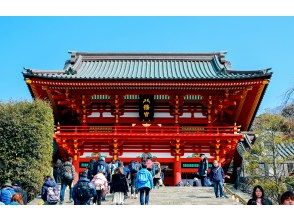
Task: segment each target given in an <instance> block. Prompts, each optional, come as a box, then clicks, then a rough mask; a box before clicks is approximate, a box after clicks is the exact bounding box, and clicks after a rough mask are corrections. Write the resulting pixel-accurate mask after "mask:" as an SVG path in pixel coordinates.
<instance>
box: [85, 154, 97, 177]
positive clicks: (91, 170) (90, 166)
mask: <svg viewBox="0 0 294 220" xmlns="http://www.w3.org/2000/svg"><path fill="white" fill-rule="evenodd" d="M95 162H96V161H95V160H94V159H91V160H90V162H89V164H88V167H87V169H88V172H87V178H88V179H89V180H92V179H93V177H94V176H95V175H96V173H95V170H94V168H95Z"/></svg>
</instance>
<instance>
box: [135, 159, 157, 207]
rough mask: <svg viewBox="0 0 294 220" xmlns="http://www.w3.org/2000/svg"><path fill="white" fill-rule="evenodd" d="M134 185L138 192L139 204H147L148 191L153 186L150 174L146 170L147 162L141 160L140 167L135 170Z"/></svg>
mask: <svg viewBox="0 0 294 220" xmlns="http://www.w3.org/2000/svg"><path fill="white" fill-rule="evenodd" d="M135 187H136V189H137V190H138V191H139V192H140V204H141V205H148V204H149V192H150V190H151V189H152V188H153V177H152V174H151V173H150V172H149V171H148V170H147V164H146V162H145V161H142V169H140V170H139V171H138V172H137V175H136V180H135Z"/></svg>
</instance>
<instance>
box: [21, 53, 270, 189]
mask: <svg viewBox="0 0 294 220" xmlns="http://www.w3.org/2000/svg"><path fill="white" fill-rule="evenodd" d="M23 74H24V77H25V80H26V82H27V85H28V86H29V89H30V91H31V94H32V96H33V97H34V98H39V99H47V100H49V101H50V102H51V104H52V108H53V111H54V117H55V123H56V132H55V135H54V139H55V140H56V142H57V144H58V145H59V147H60V148H61V149H63V150H65V151H66V152H67V153H68V154H69V155H71V156H73V157H74V165H75V167H76V169H77V170H78V171H82V170H83V169H84V167H85V165H86V164H85V163H86V162H88V161H89V160H90V158H91V155H92V153H97V152H100V153H101V154H102V155H105V156H106V157H107V161H110V160H112V159H117V158H119V159H120V160H122V161H123V162H126V163H128V162H129V161H130V160H132V159H136V158H137V157H138V156H140V155H141V154H142V153H151V154H152V155H153V156H155V157H156V159H157V160H158V161H159V162H161V164H164V165H168V167H169V171H168V175H167V178H166V182H165V183H166V184H167V185H174V184H177V183H178V182H179V181H180V180H181V177H182V175H183V173H185V174H187V173H195V172H196V167H197V163H198V162H199V157H197V155H198V154H200V153H205V154H206V155H207V157H208V160H209V162H212V160H214V159H217V160H219V161H220V162H221V163H222V165H223V166H224V167H225V168H227V167H228V166H229V164H230V163H231V161H232V159H233V158H234V165H236V166H238V164H240V162H241V161H240V158H238V154H236V153H235V152H236V146H237V143H238V142H239V141H240V140H241V139H242V137H243V135H242V134H241V131H247V130H248V129H249V128H250V125H251V123H252V120H253V118H254V116H255V114H256V112H257V109H258V106H259V105H260V102H261V99H262V96H263V95H264V92H265V89H266V87H267V85H268V82H269V79H270V77H271V72H269V70H256V71H235V70H231V69H230V66H229V63H228V62H227V61H226V60H225V59H224V54H223V53H205V54H95V53H71V60H69V61H67V62H66V65H65V68H64V70H61V71H46V70H31V69H26V71H25V72H24V73H23Z"/></svg>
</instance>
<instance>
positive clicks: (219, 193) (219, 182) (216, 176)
mask: <svg viewBox="0 0 294 220" xmlns="http://www.w3.org/2000/svg"><path fill="white" fill-rule="evenodd" d="M210 179H211V181H212V182H213V186H214V193H215V197H216V198H219V197H224V179H225V175H224V170H223V168H222V167H221V166H220V165H219V163H218V161H217V160H215V161H213V168H212V169H211V171H210Z"/></svg>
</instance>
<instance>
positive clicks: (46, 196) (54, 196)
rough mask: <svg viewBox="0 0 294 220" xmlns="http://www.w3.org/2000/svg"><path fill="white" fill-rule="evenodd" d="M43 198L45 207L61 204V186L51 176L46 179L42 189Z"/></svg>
mask: <svg viewBox="0 0 294 220" xmlns="http://www.w3.org/2000/svg"><path fill="white" fill-rule="evenodd" d="M41 197H42V199H43V201H44V204H45V205H56V204H57V203H58V202H59V198H60V191H59V186H58V184H57V183H56V182H55V180H54V179H53V178H52V177H50V176H46V177H45V181H44V184H43V186H42V189H41Z"/></svg>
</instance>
